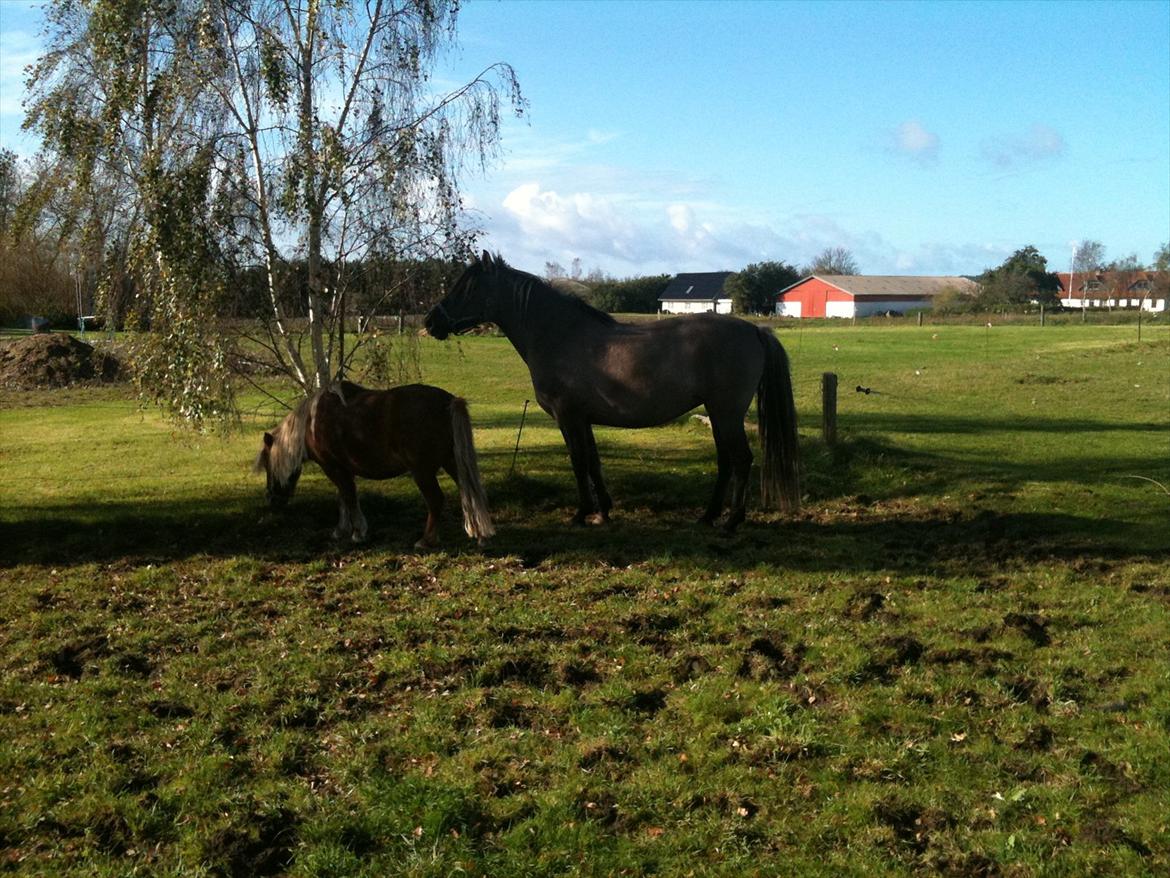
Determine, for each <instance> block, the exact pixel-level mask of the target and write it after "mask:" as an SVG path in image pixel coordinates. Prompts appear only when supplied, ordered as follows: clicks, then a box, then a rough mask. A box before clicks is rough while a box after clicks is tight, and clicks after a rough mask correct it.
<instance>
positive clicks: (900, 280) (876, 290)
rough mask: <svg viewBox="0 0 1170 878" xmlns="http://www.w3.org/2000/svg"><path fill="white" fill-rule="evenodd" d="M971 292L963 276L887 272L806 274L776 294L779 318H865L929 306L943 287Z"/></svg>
mask: <svg viewBox="0 0 1170 878" xmlns="http://www.w3.org/2000/svg"><path fill="white" fill-rule="evenodd" d="M947 289H953V290H958V291H959V292H962V293H974V291H975V283H974V282H973V281H971V280H970V279H968V278H965V277H918V276H910V277H901V276H891V275H863V274H855V275H844V274H825V275H818V274H814V275H810V276H809V277H806V278H804V279H803V280H800V281H797V282H796V283H794V284H793V285H792V286H790V287H787V288H785V289H783V290H781V291H780V292H779V293H778V294H777V296H776V313H777V314H779V315H781V316H783V317H867V316H869V315H871V314H886V313H889V312H893V313H897V314H904V313H905V312H906V311H910V310H915V309H921V308H929V307H931V305H932V304H933V303H934V297H935V296H937V295H938V294H939V293H941V292H942V291H943V290H947Z"/></svg>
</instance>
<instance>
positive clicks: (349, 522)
mask: <svg viewBox="0 0 1170 878" xmlns="http://www.w3.org/2000/svg"><path fill="white" fill-rule="evenodd" d="M326 475H327V476H329V479H330V481H332V482H333V484H334V485H336V486H337V506H338V512H339V516H338V520H337V527H335V528H334V529H333V538H334V539H335V540H344V539H347V538H348V539H351V540H353V541H354V542H355V543H360V542H362V541H363V540H364V539H365V538H366V534H367V533H368V531H369V525H368V524H367V522H366V516H365V515H364V514H363V513H362V507H361V506H360V505H359V504H358V497H357V485H355V484H354V481H353V476H352V475H350V474H349V473H344V472H340V471H335V470H334V471H327V472H326Z"/></svg>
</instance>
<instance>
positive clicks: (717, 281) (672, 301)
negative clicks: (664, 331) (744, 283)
mask: <svg viewBox="0 0 1170 878" xmlns="http://www.w3.org/2000/svg"><path fill="white" fill-rule="evenodd" d="M731 275H732V272H730V271H701V272H697V273H693V274H679V275H675V277H674V280H672V281H671V282H670V283H669V284H667V285H666V289H665V290H663V291H662V295H661V296H659V297H658V307H659V310H661V311H662V312H663V313H666V314H702V313H704V312H708V311H714V312H715V313H716V314H730V313H731V296H729V295H727V293H725V292H724V291H723V284H724V282H725V281H726V280H727V279H728V278H729V277H731Z"/></svg>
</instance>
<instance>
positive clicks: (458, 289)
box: [425, 250, 506, 341]
mask: <svg viewBox="0 0 1170 878" xmlns="http://www.w3.org/2000/svg"><path fill="white" fill-rule="evenodd" d="M505 267H506V265H505V263H504V260H503V259H501V258H500V257H498V256H496V257H493V256H492V255H491V254H490V253H488V252H487V251H486V250H485V251H484V252H483V256H482V257H480V258H479V259H473V260H472V261H471V264H470V265H468V266H467V268H465V269H464V270H463V274H461V275H459V280H457V281H455V286H453V287H452V288H451V292H450V293H448V294H447V297H446V298H444V299H443V301H441V302H439V304H437V305H436V306H435V307H434V308H432V309H431V310H430V311H429V312H428V313H427V317H426V321H425V326H426V328H427V332H428V333H429V334H430V335H431V336H432V337H434V338H437V339H439V341H442V340H443V339H445V338H447V336H450V335H460V334H462V333H464V332H467V331H468V330H471V329H475V327H477V326H479V325H481V324H483V323H490V322H492V313H493V305H494V303H495V298H496V287H497V285H498V283H499V269H501V268H505Z"/></svg>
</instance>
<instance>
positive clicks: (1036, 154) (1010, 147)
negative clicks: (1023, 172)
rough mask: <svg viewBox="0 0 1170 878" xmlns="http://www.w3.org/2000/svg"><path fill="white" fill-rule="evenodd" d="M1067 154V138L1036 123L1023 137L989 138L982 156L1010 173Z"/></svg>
mask: <svg viewBox="0 0 1170 878" xmlns="http://www.w3.org/2000/svg"><path fill="white" fill-rule="evenodd" d="M1064 150H1065V143H1064V137H1063V136H1062V135H1061V133H1060V132H1059V131H1057V130H1056V129H1055V128H1053V127H1051V126H1050V125H1043V124H1040V123H1036V124H1035V125H1033V126H1032V127H1031V128H1029V129H1028V130H1027V131H1025V132H1024V133H1022V134H1008V135H1000V136H997V137H991V138H988V139H987V140H985V141H984V142H983V147H982V155H983V158H984V159H986V160H987V161H989V162H991V163H992V164H993V165H995V166H996V167H997V168H1000V169H1005V170H1006V169H1009V168H1015V167H1019V166H1021V165H1030V164H1035V163H1036V162H1042V161H1045V160H1047V159H1051V158H1056V157H1057V156H1060V155H1062V154H1063V153H1064Z"/></svg>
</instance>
